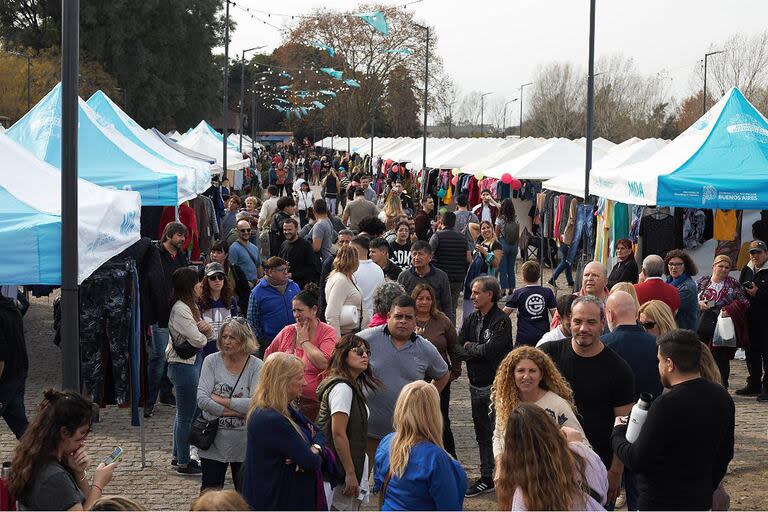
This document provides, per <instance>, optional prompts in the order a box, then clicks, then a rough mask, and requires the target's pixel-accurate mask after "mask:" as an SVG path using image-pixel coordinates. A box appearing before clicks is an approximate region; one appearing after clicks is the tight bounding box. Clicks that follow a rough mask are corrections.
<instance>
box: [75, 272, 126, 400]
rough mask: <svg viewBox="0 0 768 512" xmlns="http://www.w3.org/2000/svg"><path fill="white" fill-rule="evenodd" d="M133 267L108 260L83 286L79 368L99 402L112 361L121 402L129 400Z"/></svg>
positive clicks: (88, 387)
mask: <svg viewBox="0 0 768 512" xmlns="http://www.w3.org/2000/svg"><path fill="white" fill-rule="evenodd" d="M129 270H130V267H129V266H127V265H126V264H125V263H118V264H114V263H109V262H108V263H105V264H104V265H102V266H101V267H99V268H98V269H97V270H96V271H95V272H94V273H93V274H91V275H90V277H88V279H86V280H85V281H83V283H82V284H81V285H80V367H81V374H82V379H83V383H84V384H85V387H86V389H87V390H88V394H89V395H90V397H91V400H93V401H94V402H96V403H99V404H100V403H101V402H102V400H103V399H104V396H105V393H104V382H105V372H106V370H107V368H105V363H106V362H107V361H109V362H110V363H111V364H110V367H111V368H110V369H111V372H112V380H113V382H114V386H115V400H116V402H117V404H118V405H122V404H124V403H126V401H127V400H128V388H129V379H128V377H129V375H128V374H129V369H130V365H129V360H130V354H129V333H130V330H131V314H130V313H131V279H132V276H131V274H130V271H129Z"/></svg>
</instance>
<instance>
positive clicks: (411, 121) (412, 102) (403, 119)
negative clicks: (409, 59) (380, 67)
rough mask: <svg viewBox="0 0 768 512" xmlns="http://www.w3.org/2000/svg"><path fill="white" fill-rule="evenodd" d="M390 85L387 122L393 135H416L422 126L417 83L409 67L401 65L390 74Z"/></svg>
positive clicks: (387, 98)
mask: <svg viewBox="0 0 768 512" xmlns="http://www.w3.org/2000/svg"><path fill="white" fill-rule="evenodd" d="M390 80H391V83H390V86H389V87H388V88H387V97H386V100H385V103H386V105H387V109H386V112H387V124H388V125H389V126H390V127H391V129H392V132H391V135H392V136H393V137H414V136H416V135H417V132H419V130H420V128H421V123H419V119H418V117H417V114H418V112H419V103H418V101H417V100H416V84H415V83H414V80H413V78H412V77H411V74H410V72H409V71H408V69H407V68H406V67H405V66H403V65H399V66H396V67H395V68H394V69H393V70H392V72H391V74H390Z"/></svg>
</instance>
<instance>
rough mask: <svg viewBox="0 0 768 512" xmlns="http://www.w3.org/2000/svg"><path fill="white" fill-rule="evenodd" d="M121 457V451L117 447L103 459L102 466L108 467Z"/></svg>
mask: <svg viewBox="0 0 768 512" xmlns="http://www.w3.org/2000/svg"><path fill="white" fill-rule="evenodd" d="M122 457H123V449H122V448H120V447H119V446H117V447H115V449H114V451H113V452H112V453H110V454H109V456H108V457H107V458H106V459H104V465H106V466H109V465H110V464H112V463H113V462H117V461H118V460H120V459H121V458H122Z"/></svg>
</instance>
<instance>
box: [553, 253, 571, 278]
mask: <svg viewBox="0 0 768 512" xmlns="http://www.w3.org/2000/svg"><path fill="white" fill-rule="evenodd" d="M570 249H571V246H569V245H568V244H560V264H559V265H558V266H557V268H556V269H555V271H554V272H552V281H553V282H554V281H557V277H558V276H559V275H560V274H561V273H562V272H563V271H565V279H566V280H567V281H568V286H573V274H572V273H571V265H572V263H569V262H568V252H569V251H570Z"/></svg>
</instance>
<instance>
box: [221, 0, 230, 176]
mask: <svg viewBox="0 0 768 512" xmlns="http://www.w3.org/2000/svg"><path fill="white" fill-rule="evenodd" d="M225 2H226V4H227V7H226V14H225V15H224V16H225V18H224V101H223V102H222V113H223V117H222V120H221V124H222V132H223V133H222V135H223V137H222V144H221V152H222V156H221V160H222V164H223V165H222V168H223V169H224V175H225V176H226V174H227V130H228V128H229V127H228V126H227V125H228V124H229V119H228V117H229V106H228V105H227V104H228V103H229V0H225Z"/></svg>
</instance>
